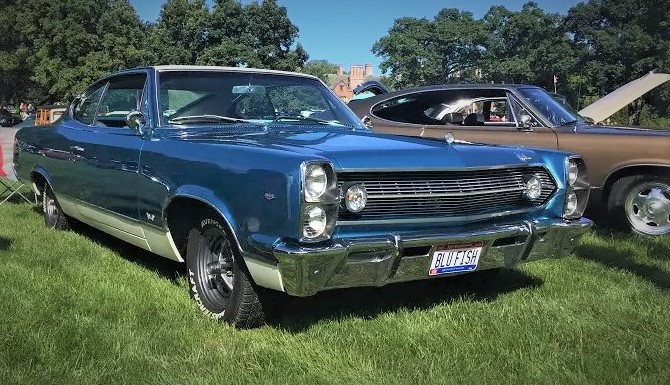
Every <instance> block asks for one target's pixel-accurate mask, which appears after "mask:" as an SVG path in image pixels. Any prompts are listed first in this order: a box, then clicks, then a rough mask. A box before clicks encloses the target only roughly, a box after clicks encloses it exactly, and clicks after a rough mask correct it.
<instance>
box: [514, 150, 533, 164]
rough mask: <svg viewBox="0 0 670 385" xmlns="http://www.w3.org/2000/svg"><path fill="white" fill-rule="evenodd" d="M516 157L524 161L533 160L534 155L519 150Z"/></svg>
mask: <svg viewBox="0 0 670 385" xmlns="http://www.w3.org/2000/svg"><path fill="white" fill-rule="evenodd" d="M516 157H517V158H519V160H520V161H522V162H528V161H529V160H531V159H532V158H533V157H532V156H530V155H528V154H525V153H523V152H517V153H516Z"/></svg>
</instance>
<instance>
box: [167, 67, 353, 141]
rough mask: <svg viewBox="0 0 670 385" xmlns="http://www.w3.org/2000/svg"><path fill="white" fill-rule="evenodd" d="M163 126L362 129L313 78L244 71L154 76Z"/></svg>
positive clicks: (351, 114) (181, 72) (196, 72)
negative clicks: (317, 126)
mask: <svg viewBox="0 0 670 385" xmlns="http://www.w3.org/2000/svg"><path fill="white" fill-rule="evenodd" d="M159 113H160V119H161V122H162V125H163V126H168V127H178V126H180V125H183V124H216V125H217V126H218V125H222V124H225V125H235V124H242V125H247V126H248V125H249V123H252V124H262V125H264V126H269V125H279V124H281V125H284V126H285V125H287V124H290V125H295V126H307V125H310V126H314V125H322V126H338V127H345V128H347V127H348V128H352V129H361V130H366V128H365V126H363V125H362V124H361V123H360V120H359V119H358V118H357V117H356V116H355V115H354V114H353V112H351V110H349V108H348V107H346V106H345V105H344V104H343V103H342V102H341V101H340V100H339V99H338V98H337V97H335V96H334V95H333V93H332V92H330V90H328V89H327V88H326V87H324V85H323V84H322V83H321V82H320V81H318V80H317V79H311V78H305V77H301V76H290V75H281V74H267V73H251V72H244V71H239V72H236V71H166V72H161V73H160V80H159Z"/></svg>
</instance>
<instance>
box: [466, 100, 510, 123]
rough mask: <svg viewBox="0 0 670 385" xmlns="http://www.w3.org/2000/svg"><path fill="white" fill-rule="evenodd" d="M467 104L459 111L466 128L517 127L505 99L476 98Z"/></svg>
mask: <svg viewBox="0 0 670 385" xmlns="http://www.w3.org/2000/svg"><path fill="white" fill-rule="evenodd" d="M466 103H467V104H465V105H463V106H462V107H461V108H460V109H459V110H458V112H459V113H460V114H461V115H462V116H463V124H464V125H466V126H500V127H515V126H516V121H515V119H514V113H513V111H512V108H511V107H510V106H509V103H508V100H507V98H505V97H496V98H490V99H480V98H475V99H472V100H469V101H467V102H466Z"/></svg>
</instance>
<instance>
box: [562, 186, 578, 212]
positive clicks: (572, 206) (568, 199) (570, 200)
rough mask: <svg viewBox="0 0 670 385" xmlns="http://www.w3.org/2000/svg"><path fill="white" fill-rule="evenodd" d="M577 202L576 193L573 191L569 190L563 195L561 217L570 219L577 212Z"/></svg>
mask: <svg viewBox="0 0 670 385" xmlns="http://www.w3.org/2000/svg"><path fill="white" fill-rule="evenodd" d="M578 203H579V201H578V199H577V193H576V192H575V191H574V190H569V191H568V192H567V193H566V194H565V209H564V210H563V215H564V216H565V217H567V218H569V217H572V216H573V215H574V214H575V212H576V211H577V207H578V206H579V205H578Z"/></svg>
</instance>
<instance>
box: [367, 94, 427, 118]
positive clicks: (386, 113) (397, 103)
mask: <svg viewBox="0 0 670 385" xmlns="http://www.w3.org/2000/svg"><path fill="white" fill-rule="evenodd" d="M431 96H435V95H433V93H429V92H426V93H415V94H409V95H402V96H398V97H395V98H393V99H389V100H386V101H384V102H382V103H379V104H377V105H376V106H374V107H372V115H374V116H376V117H378V118H381V119H385V120H391V121H394V122H400V123H412V124H436V122H435V119H433V118H431V117H429V116H427V115H426V114H425V113H424V111H425V110H426V109H427V108H430V107H431V105H433V104H436V103H439V100H438V99H434V98H433V97H431Z"/></svg>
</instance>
